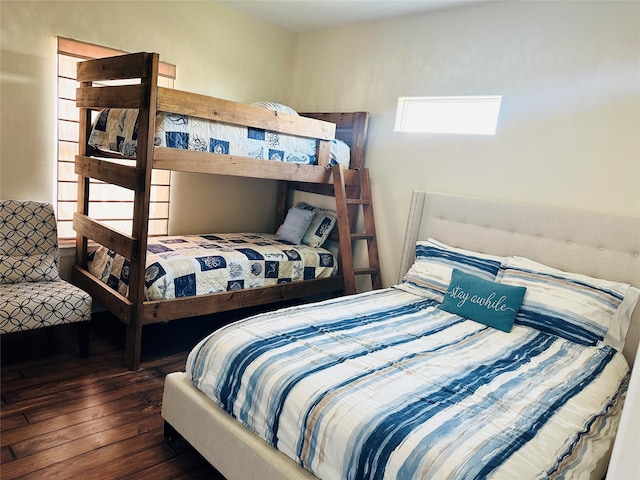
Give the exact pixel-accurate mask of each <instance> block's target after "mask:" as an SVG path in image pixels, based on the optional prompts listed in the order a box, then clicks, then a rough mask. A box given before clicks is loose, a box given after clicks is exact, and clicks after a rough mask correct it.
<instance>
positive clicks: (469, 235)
mask: <svg viewBox="0 0 640 480" xmlns="http://www.w3.org/2000/svg"><path fill="white" fill-rule="evenodd" d="M427 237H431V238H435V239H437V240H440V241H442V242H444V243H447V244H449V245H452V246H457V247H461V248H467V249H470V250H474V251H478V252H484V253H490V254H494V255H519V256H523V257H528V258H530V259H532V260H535V261H538V262H540V263H544V264H546V265H549V266H552V267H555V268H559V269H561V270H565V271H570V272H577V273H582V274H585V275H590V276H593V277H598V278H604V279H608V280H615V281H620V282H626V283H629V284H631V285H634V286H636V287H639V288H640V218H626V217H617V216H612V215H605V214H600V213H593V212H583V211H577V210H570V209H565V208H558V207H548V206H540V205H527V204H518V203H507V202H503V201H497V200H491V199H486V198H478V197H467V196H461V195H451V194H442V193H434V192H421V191H414V192H413V194H412V197H411V205H410V209H409V220H408V222H407V231H406V234H405V240H404V247H403V252H402V259H401V262H400V275H399V281H400V282H401V281H402V277H403V276H404V274H405V273H406V271H407V270H408V269H409V267H410V266H411V264H412V263H413V261H414V257H415V244H416V241H417V240H424V239H426V238H427ZM638 303H639V305H637V306H636V308H635V310H634V312H633V317H632V320H631V326H630V327H629V332H628V333H627V338H626V343H625V347H624V352H623V353H624V355H625V357H626V358H627V361H628V362H629V365H633V361H634V359H635V356H636V352H637V350H638V342H639V341H640V302H638Z"/></svg>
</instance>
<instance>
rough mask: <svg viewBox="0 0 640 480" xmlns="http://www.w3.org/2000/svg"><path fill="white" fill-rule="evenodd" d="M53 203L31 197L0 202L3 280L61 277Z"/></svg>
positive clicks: (47, 279) (39, 280) (46, 279)
mask: <svg viewBox="0 0 640 480" xmlns="http://www.w3.org/2000/svg"><path fill="white" fill-rule="evenodd" d="M59 266H60V252H59V250H58V233H57V224H56V217H55V214H54V212H53V206H52V205H51V204H50V203H46V202H34V201H30V200H26V201H19V200H3V201H1V202H0V283H19V282H45V281H57V280H60V276H59V274H58V270H59Z"/></svg>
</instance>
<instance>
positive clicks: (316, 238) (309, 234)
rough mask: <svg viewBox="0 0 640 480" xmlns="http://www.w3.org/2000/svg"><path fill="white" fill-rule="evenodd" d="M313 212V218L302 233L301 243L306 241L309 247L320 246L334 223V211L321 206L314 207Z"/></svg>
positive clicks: (335, 218)
mask: <svg viewBox="0 0 640 480" xmlns="http://www.w3.org/2000/svg"><path fill="white" fill-rule="evenodd" d="M313 213H314V215H313V220H312V221H311V225H309V228H308V229H307V231H306V233H305V234H304V238H303V239H302V243H306V244H307V245H309V246H311V247H321V246H322V245H323V244H324V242H325V241H326V240H327V238H328V237H329V234H330V233H331V230H332V229H333V227H334V225H335V224H336V220H337V217H336V212H333V211H331V210H325V209H323V208H314V209H313Z"/></svg>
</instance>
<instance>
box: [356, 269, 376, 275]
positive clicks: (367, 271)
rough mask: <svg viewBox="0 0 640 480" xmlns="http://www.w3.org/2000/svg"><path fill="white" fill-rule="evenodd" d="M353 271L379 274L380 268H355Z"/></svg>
mask: <svg viewBox="0 0 640 480" xmlns="http://www.w3.org/2000/svg"><path fill="white" fill-rule="evenodd" d="M353 273H354V274H355V275H377V274H379V273H380V270H378V269H377V268H354V269H353Z"/></svg>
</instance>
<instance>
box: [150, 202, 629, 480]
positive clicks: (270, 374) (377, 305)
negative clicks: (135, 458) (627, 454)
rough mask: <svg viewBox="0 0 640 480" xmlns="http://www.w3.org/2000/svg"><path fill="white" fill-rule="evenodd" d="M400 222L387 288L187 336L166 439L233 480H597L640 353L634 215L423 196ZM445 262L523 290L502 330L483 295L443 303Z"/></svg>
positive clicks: (168, 394)
mask: <svg viewBox="0 0 640 480" xmlns="http://www.w3.org/2000/svg"><path fill="white" fill-rule="evenodd" d="M408 217H409V219H408V222H407V229H406V233H405V239H404V244H403V251H402V257H401V262H400V272H399V276H398V283H397V285H394V286H392V287H389V288H386V289H381V290H374V291H370V292H363V293H360V294H357V295H352V296H347V297H340V298H337V299H331V300H327V301H323V302H318V303H311V304H306V305H301V306H297V307H291V308H287V309H283V310H280V311H277V312H269V313H265V314H260V315H256V316H253V317H250V318H246V319H243V320H240V321H238V322H236V323H234V324H231V325H228V326H226V327H223V328H222V329H220V330H219V331H217V332H214V333H213V334H211V335H209V336H208V337H206V338H204V339H203V340H202V341H201V342H200V343H199V344H197V345H196V346H195V347H194V348H193V350H192V351H191V353H190V355H189V357H188V359H187V363H186V366H185V372H174V373H171V374H169V375H168V376H167V377H166V379H165V389H164V396H163V401H162V416H163V418H164V419H165V436H166V438H167V440H169V441H172V440H174V439H176V438H177V437H179V436H181V437H183V438H184V439H185V440H187V441H188V442H189V443H190V444H191V445H192V446H193V447H194V448H195V449H196V450H197V451H199V452H200V453H201V454H202V455H203V456H204V457H205V458H206V459H207V460H208V461H210V462H211V463H212V464H213V465H214V466H215V467H216V469H217V470H218V471H219V472H220V473H221V474H222V475H224V477H225V478H227V479H228V480H242V479H247V478H261V479H265V480H267V479H284V478H291V479H293V478H296V479H310V480H311V479H316V480H317V479H318V478H324V479H330V478H331V479H333V478H358V479H373V478H381V479H382V478H384V479H395V478H403V479H409V478H411V479H444V478H447V479H469V478H508V479H512V478H519V479H528V478H584V479H587V478H590V479H602V478H604V475H605V472H606V471H607V465H608V462H609V458H610V457H609V455H610V453H611V451H612V445H613V444H614V438H616V431H617V429H618V425H619V422H621V421H623V419H624V418H625V417H624V415H621V411H622V410H623V404H624V402H625V394H626V392H627V384H628V383H627V382H629V378H630V376H629V365H633V363H634V358H636V356H637V355H638V347H639V345H638V341H639V339H640V305H639V306H636V305H637V301H638V295H639V293H640V292H639V290H638V286H640V268H639V262H640V256H639V252H640V237H639V236H638V231H639V229H640V220H639V219H637V218H626V217H616V216H611V215H605V214H599V213H592V212H583V211H577V210H571V209H564V208H556V207H549V206H540V205H527V204H515V203H509V202H504V201H499V200H492V199H486V198H477V197H468V196H461V195H450V194H442V193H438V192H419V191H416V192H414V193H413V195H412V198H411V204H410V208H409V212H408ZM456 270H460V271H464V272H465V273H470V274H471V275H470V277H476V278H482V279H484V280H487V279H492V278H493V279H495V280H493V281H489V282H488V283H489V284H490V285H491V291H492V292H493V291H496V289H497V288H498V286H499V285H500V284H502V286H507V287H508V288H510V289H513V288H514V287H515V289H516V290H518V289H521V288H523V286H524V288H526V293H525V297H524V301H523V303H522V305H521V307H518V306H517V305H513V307H515V310H516V311H517V314H516V313H515V311H514V312H512V321H514V323H513V325H512V328H510V329H498V328H493V327H492V326H491V321H492V320H493V319H494V317H496V316H497V312H498V311H500V310H501V309H499V308H496V309H494V310H493V311H492V314H488V313H484V312H488V311H489V310H487V309H486V305H487V304H486V303H485V304H484V306H483V305H482V304H481V303H479V302H477V304H478V305H479V309H478V310H479V311H482V312H483V313H482V314H481V315H482V316H481V317H480V316H479V315H480V313H479V311H476V312H475V314H474V315H470V314H469V315H470V316H469V317H467V314H468V313H467V311H464V312H463V311H461V310H457V313H452V312H451V311H450V310H447V309H445V308H444V307H445V304H446V303H447V297H449V298H454V293H453V292H454V291H455V288H453V287H451V288H450V285H456V286H457V285H458V283H457V281H456V283H453V282H454V278H455V276H456ZM471 272H473V273H471ZM449 279H451V280H449ZM605 279H606V280H605ZM449 282H451V283H449ZM505 284H506V285H505ZM480 285H482V280H474V281H473V283H466V284H465V286H464V289H465V290H466V291H467V292H469V293H471V292H476V290H473V289H474V288H479V286H480ZM505 295H507V296H511V293H508V291H506V293H505ZM457 298H463V297H462V296H458V297H457ZM470 298H471V300H470V301H469V302H467V303H474V300H473V297H470ZM485 298H490V296H486V295H485ZM614 298H615V299H614ZM520 301H522V298H521V299H520ZM507 304H508V305H511V304H510V303H505V305H507ZM492 308H493V307H492ZM514 316H515V320H514V319H513V317H514ZM468 318H475V320H470V319H468ZM596 331H597V333H596ZM578 332H581V333H582V334H585V335H586V336H584V337H583V336H582V335H578V336H576V334H577V333H578ZM591 335H593V336H591ZM587 337H590V338H587ZM635 364H636V366H637V365H638V362H637V361H636V362H635ZM634 373H635V376H636V377H637V373H638V372H634ZM631 382H633V378H631ZM630 393H631V392H630ZM633 408H634V405H633V404H631V405H626V404H625V405H624V413H630V412H629V410H630V409H633ZM621 427H622V425H621ZM632 428H633V427H632V426H631V425H626V430H627V432H628V431H629V429H632ZM621 430H623V429H622V428H621ZM621 441H624V440H621ZM616 447H617V448H619V447H624V445H618V440H617V439H616ZM613 451H614V453H615V449H613Z"/></svg>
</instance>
